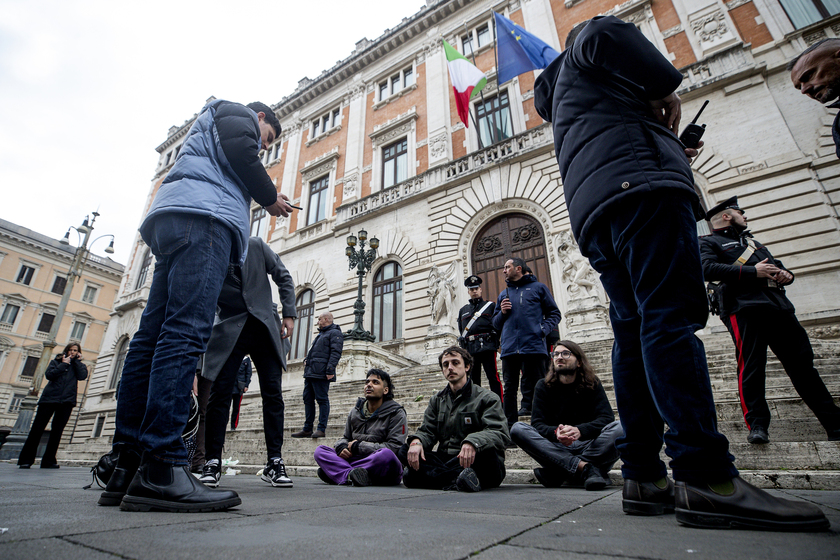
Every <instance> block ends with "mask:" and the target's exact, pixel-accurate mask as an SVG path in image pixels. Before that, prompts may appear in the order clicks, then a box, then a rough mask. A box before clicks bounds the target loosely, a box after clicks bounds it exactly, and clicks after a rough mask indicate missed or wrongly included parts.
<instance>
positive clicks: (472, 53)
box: [464, 21, 499, 149]
mask: <svg viewBox="0 0 840 560" xmlns="http://www.w3.org/2000/svg"><path fill="white" fill-rule="evenodd" d="M464 30H465V31H466V32H467V33H469V34H470V54H471V55H472V59H473V66H475V67H476V68H478V64H476V62H475V46H473V37H472V32H471V31H470V28H469V27H467V22H466V21H465V22H464ZM476 39H478V37H476ZM476 45H478V41H476ZM479 70H480V68H479ZM498 82H499V80H498V78H497V79H496V83H497V84H498ZM478 95H480V96H481V104H482V105H483V106H484V111H485V112H486V111H487V104H486V102H485V101H484V89H483V88H482V89H481V91H479V92H478ZM470 113H472V111H470ZM475 120H476V119H475V117H473V124H474V125H475V133H476V134H478V145H479V146H481V147H482V149H483V146H482V142H481V128H479V126H478V125H477V124H475ZM488 124H489V123H488ZM487 129H488V130H489V131H490V142H491V143H493V144H495V143H496V135H495V134H494V133H493V127H491V126H488V127H487Z"/></svg>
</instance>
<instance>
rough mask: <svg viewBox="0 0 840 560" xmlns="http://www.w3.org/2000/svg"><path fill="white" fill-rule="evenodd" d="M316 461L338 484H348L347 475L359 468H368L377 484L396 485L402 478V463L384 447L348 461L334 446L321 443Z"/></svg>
mask: <svg viewBox="0 0 840 560" xmlns="http://www.w3.org/2000/svg"><path fill="white" fill-rule="evenodd" d="M315 462H316V463H318V466H319V467H321V469H322V470H323V471H324V472H325V473H326V475H327V476H328V477H329V478H330V480H332V481H333V482H335V483H336V484H346V483H347V475H349V474H350V471H352V470H353V469H357V468H364V469H367V471H368V474H369V475H370V479H371V482H373V484H375V485H376V486H396V485H397V484H399V483H400V481H401V480H402V472H403V466H402V463H400V460H399V459H397V456H396V455H394V452H393V451H391V450H390V449H384V448H383V449H380V450H379V451H376V452H374V453H371V454H370V455H368V456H367V457H353V458H351V459H350V460H349V461H347V460H346V459H342V458H341V457H339V456H338V453H336V452H335V449H333V448H332V447H328V446H326V445H319V446H318V448H317V449H316V450H315Z"/></svg>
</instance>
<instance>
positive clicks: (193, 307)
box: [114, 213, 233, 465]
mask: <svg viewBox="0 0 840 560" xmlns="http://www.w3.org/2000/svg"><path fill="white" fill-rule="evenodd" d="M151 237H152V239H150V240H148V241H149V246H150V247H151V250H152V252H153V253H154V255H155V258H156V261H155V273H154V276H153V278H152V287H151V290H150V291H149V300H148V302H147V303H146V309H145V310H144V311H143V316H142V318H141V319H140V328H139V330H138V331H137V333H136V334H135V335H134V338H132V339H131V344H130V346H129V349H128V355H127V356H126V358H125V365H124V366H123V371H122V378H121V380H120V389H119V396H118V398H117V418H116V432H115V434H114V447H115V448H121V447H124V448H132V449H134V450H135V451H137V452H138V453H142V452H145V453H147V454H150V455H151V456H152V457H154V458H155V459H157V460H159V461H164V462H167V463H172V464H175V465H187V451H186V449H185V448H184V443H183V441H182V440H181V434H182V433H183V431H184V427H185V426H186V423H187V418H188V416H189V410H190V403H189V400H188V398H187V396H188V395H189V393H190V389H191V388H192V384H193V378H194V376H195V368H196V364H197V363H198V357H199V356H200V355H201V354H203V353H204V351H205V350H206V349H207V340H208V339H209V338H210V332H211V331H212V329H213V317H214V315H215V310H216V300H217V299H218V298H219V293H220V292H221V290H222V283H223V282H224V279H225V275H226V274H227V268H228V263H229V262H230V258H231V248H232V244H233V232H232V231H231V230H230V229H229V228H227V227H226V226H225V225H223V224H221V223H219V221H217V220H215V219H212V218H209V217H207V216H200V215H193V214H178V213H172V214H165V215H163V216H160V217H158V218H157V219H156V220H155V223H154V228H153V233H152V235H151Z"/></svg>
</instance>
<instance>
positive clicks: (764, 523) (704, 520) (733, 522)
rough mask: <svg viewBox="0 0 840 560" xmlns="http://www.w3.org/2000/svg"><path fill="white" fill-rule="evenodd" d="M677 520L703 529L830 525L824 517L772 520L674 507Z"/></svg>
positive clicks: (804, 528) (786, 528) (790, 528)
mask: <svg viewBox="0 0 840 560" xmlns="http://www.w3.org/2000/svg"><path fill="white" fill-rule="evenodd" d="M675 512H676V514H677V522H679V523H680V524H681V525H687V526H688V527H699V528H704V529H737V528H743V529H759V530H767V531H791V532H797V531H801V532H809V531H824V530H826V529H828V528H829V526H830V525H831V524H830V523H829V521H828V519H826V518H822V519H813V520H810V521H772V520H769V519H755V518H749V517H747V518H745V517H741V516H737V515H727V514H722V513H704V512H698V511H692V510H688V509H682V508H675Z"/></svg>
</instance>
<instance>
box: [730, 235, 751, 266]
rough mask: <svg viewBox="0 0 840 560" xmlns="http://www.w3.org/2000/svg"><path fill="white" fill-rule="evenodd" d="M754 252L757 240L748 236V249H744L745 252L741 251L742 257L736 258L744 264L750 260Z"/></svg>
mask: <svg viewBox="0 0 840 560" xmlns="http://www.w3.org/2000/svg"><path fill="white" fill-rule="evenodd" d="M753 253H755V241H753V240H752V239H750V238H749V237H748V238H747V247H746V249H744V252H743V253H741V256H740V257H738V258H737V259H735V260H736V261H737V262H739V263H741V264H744V263H746V262H747V261H748V260H750V257H751V256H752V255H753Z"/></svg>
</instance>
